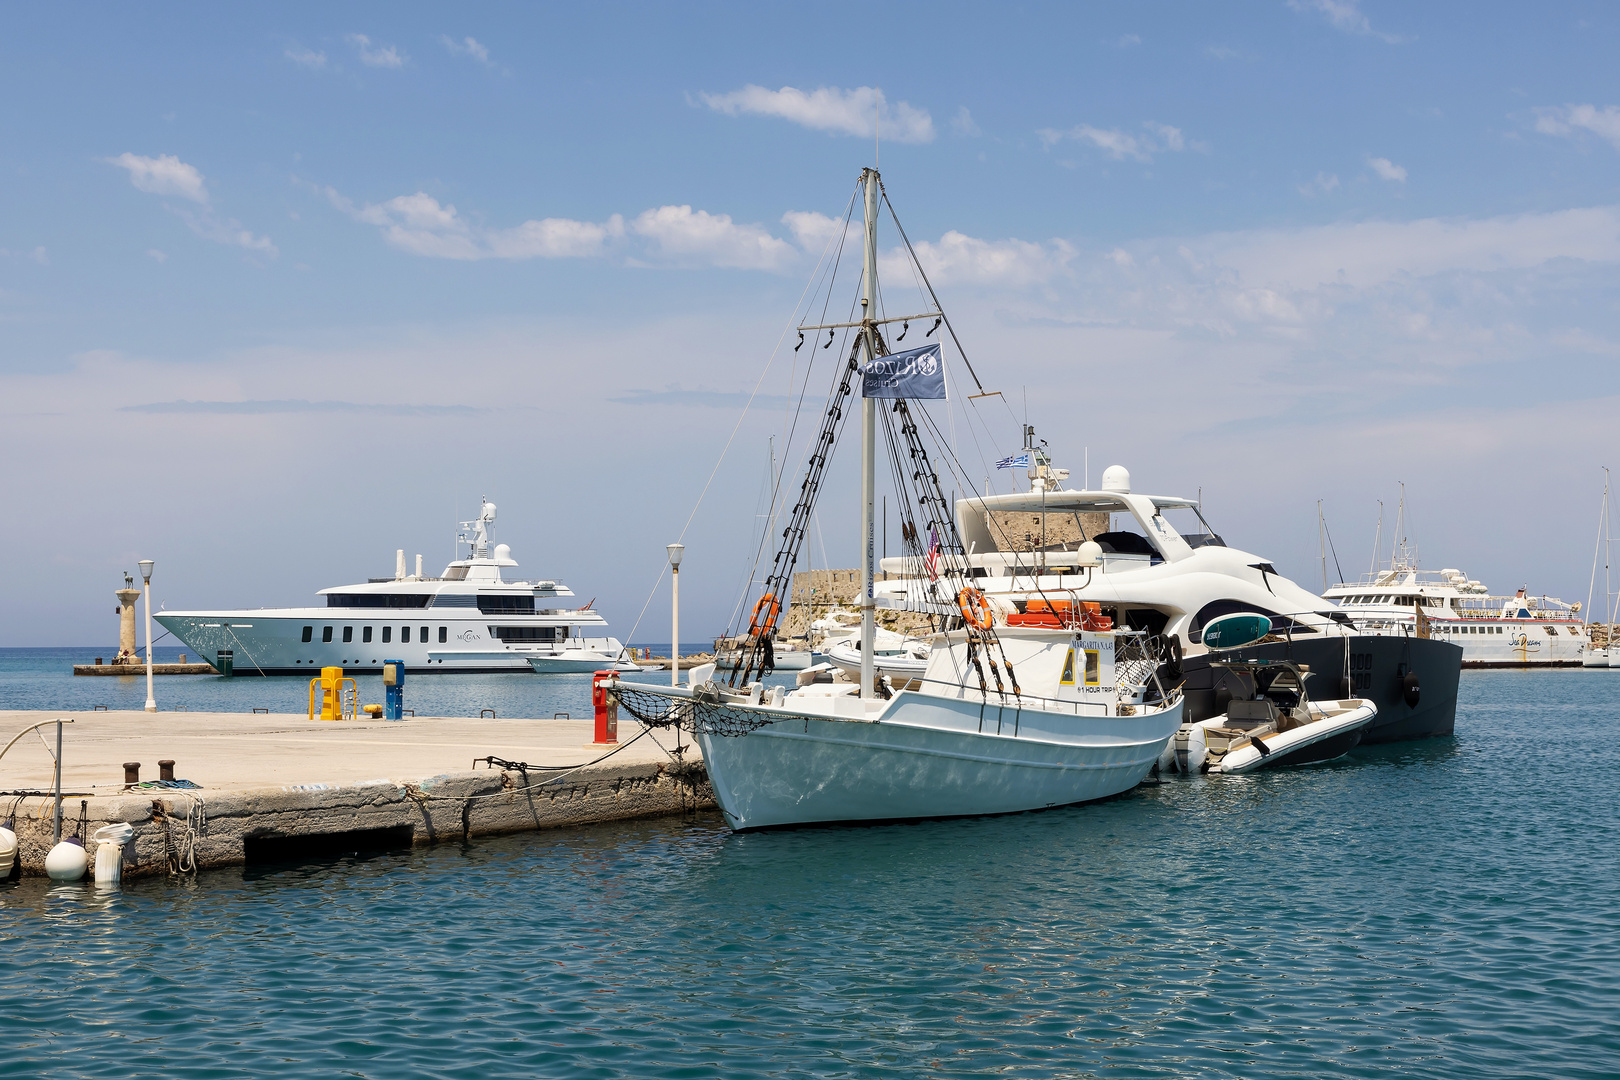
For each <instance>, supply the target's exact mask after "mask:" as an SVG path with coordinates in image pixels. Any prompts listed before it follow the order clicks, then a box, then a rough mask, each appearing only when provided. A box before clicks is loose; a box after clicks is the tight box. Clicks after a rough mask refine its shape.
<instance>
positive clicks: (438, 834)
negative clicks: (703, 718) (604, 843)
mask: <svg viewBox="0 0 1620 1080" xmlns="http://www.w3.org/2000/svg"><path fill="white" fill-rule="evenodd" d="M58 715H60V716H72V717H73V718H74V721H75V722H74V723H73V724H72V725H71V726H68V727H66V728H65V729H64V731H65V735H64V747H63V754H62V766H63V767H62V790H63V792H64V795H63V799H62V836H63V838H64V839H71V838H79V839H82V840H85V841H86V842H87V847H89V848H90V849H91V855H92V858H93V856H94V850H93V848H94V845H93V844H89V843H88V840H89V837H90V836H91V834H92V833H94V832H95V830H96V829H98V828H100V827H101V826H103V825H108V824H114V823H117V822H128V823H129V824H130V825H132V826H134V828H135V836H134V838H133V839H132V840H131V842H130V843H129V844H128V845H127V846H126V847H125V849H124V875H125V876H126V877H135V876H141V875H146V874H157V873H164V872H166V871H167V870H169V869H170V868H171V867H172V866H174V865H176V864H177V863H179V862H181V861H183V860H186V859H187V858H188V856H189V857H191V858H194V861H195V865H196V866H197V868H199V869H203V868H207V867H214V866H228V865H232V864H240V863H245V862H249V861H257V860H259V859H277V858H282V859H284V858H295V857H298V855H299V854H300V853H301V852H310V853H313V852H318V851H323V850H332V849H334V848H343V847H348V848H351V849H352V848H366V847H393V846H407V845H410V844H432V843H437V842H440V841H444V840H457V841H459V840H465V839H468V838H471V837H474V836H485V835H493V834H497V833H511V832H523V831H528V830H535V829H547V828H555V827H559V826H568V825H582V824H589V823H593V822H601V821H613V820H619V819H624V818H634V817H653V816H660V815H667V814H680V813H685V812H690V811H694V810H701V809H709V808H712V807H713V806H714V796H713V793H712V792H711V791H710V789H709V786H708V782H707V778H706V776H705V774H704V772H703V767H702V762H701V761H700V760H698V759H697V750H696V747H694V746H692V745H691V744H690V743H689V742H688V743H687V745H686V750H685V752H684V753H683V754H682V755H680V760H678V761H677V760H676V759H675V757H673V756H672V755H671V754H670V753H669V752H667V751H669V750H673V749H674V747H675V739H674V735H673V734H672V733H669V732H663V731H654V732H651V733H649V734H647V735H645V736H644V737H642V738H641V739H640V740H639V741H637V742H634V743H630V742H629V740H630V739H632V738H634V737H635V735H636V734H637V733H638V732H639V731H640V727H639V725H634V724H627V725H625V726H624V727H621V728H620V731H621V732H622V734H623V738H624V740H625V742H624V743H623V744H621V745H623V746H624V748H623V749H621V750H620V751H619V752H618V753H616V754H614V755H613V756H612V757H608V758H606V759H605V760H602V761H600V762H598V763H596V764H589V765H587V764H585V763H588V762H592V761H593V760H595V759H598V758H601V757H602V756H603V755H604V754H605V753H607V751H608V750H610V749H611V747H596V746H587V745H586V744H587V743H589V742H590V739H591V737H592V722H591V721H590V720H589V719H580V720H564V719H556V720H511V719H502V720H493V719H484V720H471V719H464V718H445V717H417V718H415V719H408V720H403V721H397V722H388V721H381V720H370V719H362V720H348V721H337V722H332V721H320V720H314V721H312V720H309V719H308V718H307V717H305V716H302V715H291V716H289V715H280V714H276V715H265V714H259V715H252V714H249V715H243V714H241V713H156V714H153V713H145V712H96V713H88V714H86V713H48V712H0V734H4V735H6V736H7V738H8V740H9V734H10V733H15V732H17V731H19V730H21V729H23V728H25V727H27V726H28V725H30V724H35V723H38V722H40V721H41V720H49V719H53V718H54V717H56V716H58ZM41 731H42V733H44V734H45V735H46V736H47V740H48V741H49V742H51V743H52V744H53V745H54V741H55V734H54V730H53V729H51V728H43V729H41ZM489 755H494V756H495V757H497V758H503V759H506V760H507V761H510V762H523V763H526V764H528V765H529V766H531V767H530V768H529V769H528V770H527V771H525V770H523V769H520V768H516V767H512V766H508V767H499V766H498V765H497V767H494V768H490V767H486V766H485V765H483V764H482V763H479V764H476V765H475V764H474V761H473V759H474V758H484V757H488V756H489ZM165 759H168V760H172V761H174V762H175V766H174V775H175V776H176V777H177V778H178V779H182V780H190V781H192V782H193V783H196V784H199V785H201V787H200V788H199V789H197V790H175V789H165V788H161V787H152V788H141V787H136V788H128V787H126V786H125V784H124V777H125V763H132V762H139V763H140V779H141V780H142V781H154V780H158V779H159V764H158V763H159V762H160V761H162V760H165ZM563 766H583V767H578V768H569V769H563V768H560V767H563ZM51 784H52V763H51V758H50V755H49V754H48V753H47V752H46V750H45V748H44V747H43V746H41V745H40V743H39V740H37V739H34V738H33V737H32V736H30V737H29V738H28V739H26V740H24V741H23V742H19V743H18V744H17V746H16V747H14V748H13V749H12V750H11V752H10V753H8V754H7V755H6V756H5V758H4V759H3V760H0V791H3V792H7V793H8V794H0V817H11V818H13V819H14V822H13V824H12V825H11V827H12V828H13V829H14V830H15V831H16V833H17V840H18V847H19V851H18V857H19V865H20V867H21V872H25V873H29V874H36V875H37V874H43V872H44V861H45V854H46V853H47V852H48V851H49V850H50V847H51V842H52V831H53V830H52V824H53V813H54V805H55V803H54V797H53V796H52V794H51ZM23 792H27V794H21V793H23ZM199 808H200V817H199V815H198V813H197V811H198V809H199ZM199 823H200V825H199Z"/></svg>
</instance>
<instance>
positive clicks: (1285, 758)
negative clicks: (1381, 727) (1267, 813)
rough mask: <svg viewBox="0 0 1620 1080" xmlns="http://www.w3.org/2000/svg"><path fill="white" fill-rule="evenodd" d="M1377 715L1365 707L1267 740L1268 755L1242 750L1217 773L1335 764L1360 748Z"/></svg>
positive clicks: (1225, 762) (1229, 759) (1236, 752)
mask: <svg viewBox="0 0 1620 1080" xmlns="http://www.w3.org/2000/svg"><path fill="white" fill-rule="evenodd" d="M1376 715H1377V713H1376V711H1375V710H1374V709H1373V708H1372V706H1370V705H1368V706H1365V707H1363V708H1360V709H1355V710H1353V711H1352V712H1351V713H1349V714H1347V715H1344V716H1341V717H1329V718H1326V719H1323V720H1318V721H1316V723H1314V724H1308V725H1306V726H1305V727H1303V728H1294V729H1292V730H1290V731H1285V732H1282V733H1281V734H1278V735H1271V736H1268V737H1266V739H1265V744H1266V747H1267V748H1268V749H1269V750H1270V753H1268V754H1266V755H1265V756H1264V757H1262V756H1261V755H1260V753H1259V751H1257V750H1255V749H1254V748H1253V747H1249V746H1245V747H1242V748H1241V749H1238V750H1234V751H1232V752H1231V753H1229V754H1227V755H1226V756H1225V757H1223V758H1222V759H1221V765H1220V771H1221V772H1222V773H1226V774H1229V775H1242V774H1243V773H1248V772H1257V771H1258V770H1260V769H1282V768H1289V767H1291V766H1294V765H1319V764H1321V763H1323V762H1327V761H1336V760H1337V759H1339V758H1342V757H1344V755H1346V754H1348V753H1349V752H1350V751H1352V750H1354V749H1355V748H1356V747H1357V746H1359V745H1360V744H1361V737H1362V735H1363V734H1364V733H1365V732H1366V730H1367V727H1368V725H1369V724H1370V723H1371V722H1372V720H1373V719H1374V718H1375V717H1376ZM1312 729H1316V730H1312ZM1291 736H1292V737H1291Z"/></svg>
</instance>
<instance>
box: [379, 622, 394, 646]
mask: <svg viewBox="0 0 1620 1080" xmlns="http://www.w3.org/2000/svg"><path fill="white" fill-rule="evenodd" d="M393 636H394V628H393V627H392V626H385V627H383V642H382V643H383V644H384V645H386V644H388V642H389V640H390V639H391V638H392V637H393Z"/></svg>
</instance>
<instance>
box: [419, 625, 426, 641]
mask: <svg viewBox="0 0 1620 1080" xmlns="http://www.w3.org/2000/svg"><path fill="white" fill-rule="evenodd" d="M427 634H428V628H427V627H425V626H424V627H422V636H421V638H420V639H419V640H420V641H421V642H422V644H424V645H426V644H427V639H428V636H427Z"/></svg>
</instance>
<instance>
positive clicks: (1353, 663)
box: [1182, 634, 1462, 745]
mask: <svg viewBox="0 0 1620 1080" xmlns="http://www.w3.org/2000/svg"><path fill="white" fill-rule="evenodd" d="M1313 636H1314V637H1316V640H1303V639H1299V638H1296V639H1295V640H1294V641H1292V642H1287V641H1278V642H1268V643H1266V644H1263V645H1252V646H1249V647H1247V648H1243V649H1234V650H1231V651H1230V653H1229V654H1228V656H1229V658H1237V659H1244V660H1248V659H1257V660H1294V661H1298V662H1300V663H1303V664H1305V665H1307V666H1308V667H1309V668H1310V674H1309V676H1308V677H1307V681H1306V689H1307V690H1309V692H1310V694H1311V696H1312V697H1313V698H1318V699H1327V698H1351V697H1356V698H1365V699H1367V700H1369V701H1371V702H1372V703H1373V706H1374V707H1375V708H1376V709H1377V710H1378V715H1377V716H1376V717H1375V718H1374V719H1373V722H1372V723H1371V724H1370V725H1368V727H1367V729H1366V731H1365V733H1364V734H1363V735H1362V736H1361V743H1362V744H1363V745H1374V744H1377V743H1388V742H1402V741H1405V740H1408V739H1427V738H1431V737H1433V736H1436V735H1450V734H1451V733H1452V732H1453V731H1454V730H1455V728H1456V723H1457V684H1458V681H1459V679H1460V678H1461V675H1462V662H1461V660H1462V649H1461V648H1460V647H1458V646H1456V645H1453V644H1452V643H1451V642H1449V641H1439V640H1436V639H1433V638H1416V637H1394V636H1381V635H1374V634H1356V635H1351V636H1348V637H1329V636H1326V635H1320V636H1317V635H1313ZM1209 660H1210V657H1209V656H1208V655H1207V654H1204V655H1200V656H1190V657H1188V658H1186V660H1184V661H1183V664H1182V669H1183V671H1184V672H1185V674H1186V686H1185V690H1186V694H1187V715H1188V718H1189V719H1190V720H1193V721H1198V720H1208V719H1211V718H1213V717H1216V716H1220V715H1223V714H1224V713H1225V711H1226V706H1225V702H1224V701H1223V700H1221V699H1219V698H1218V697H1217V690H1219V689H1220V688H1221V687H1222V686H1223V685H1224V686H1225V687H1226V688H1227V689H1228V690H1231V689H1232V688H1234V687H1238V686H1239V683H1238V682H1237V681H1236V678H1237V677H1236V676H1234V675H1233V674H1231V673H1230V672H1224V671H1221V670H1220V669H1212V668H1211V667H1210V666H1209ZM1409 674H1410V675H1416V676H1417V683H1418V694H1417V701H1416V703H1415V704H1414V703H1412V702H1409V701H1408V700H1407V698H1408V693H1407V686H1406V676H1407V675H1409ZM1234 696H1246V695H1243V694H1239V695H1234Z"/></svg>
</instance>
